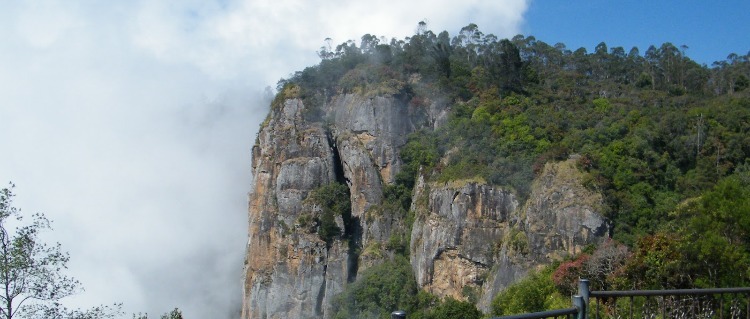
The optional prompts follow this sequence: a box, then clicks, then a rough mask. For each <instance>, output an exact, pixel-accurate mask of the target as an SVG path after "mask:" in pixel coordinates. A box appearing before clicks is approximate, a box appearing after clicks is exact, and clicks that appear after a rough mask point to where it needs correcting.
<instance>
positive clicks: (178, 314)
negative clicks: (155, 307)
mask: <svg viewBox="0 0 750 319" xmlns="http://www.w3.org/2000/svg"><path fill="white" fill-rule="evenodd" d="M159 318H160V319H182V311H180V309H178V308H174V310H172V311H170V312H168V313H165V314H163V315H161V317H159ZM133 319H148V314H137V315H133Z"/></svg>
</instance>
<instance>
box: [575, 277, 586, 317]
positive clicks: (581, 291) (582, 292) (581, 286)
mask: <svg viewBox="0 0 750 319" xmlns="http://www.w3.org/2000/svg"><path fill="white" fill-rule="evenodd" d="M578 295H579V296H581V298H582V300H583V309H582V312H583V317H581V316H580V315H579V316H578V318H581V319H588V318H589V296H590V293H589V280H588V279H579V280H578ZM574 298H575V297H574Z"/></svg>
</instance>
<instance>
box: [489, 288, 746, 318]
mask: <svg viewBox="0 0 750 319" xmlns="http://www.w3.org/2000/svg"><path fill="white" fill-rule="evenodd" d="M727 296H730V297H733V299H732V300H730V301H729V302H730V304H729V307H725V306H726V305H725V299H726V298H725V297H727ZM742 296H744V297H745V298H744V301H743V300H739V297H742ZM591 298H595V299H596V306H595V307H594V308H592V307H590V304H589V300H590V299H591ZM618 298H627V299H629V307H628V305H626V306H624V307H625V308H626V309H627V310H628V311H627V313H628V315H625V316H624V315H622V314H618V313H617V309H618V307H619V306H618V303H617V299H618ZM636 298H640V299H639V302H640V306H641V307H642V309H639V310H637V311H634V305H635V304H636ZM649 298H652V299H651V300H653V298H657V300H656V301H652V302H650V301H649ZM679 298H682V299H679ZM602 303H607V304H608V307H610V308H609V309H613V313H608V314H607V317H611V318H635V317H636V316H635V315H638V316H639V317H644V318H646V317H648V318H657V317H658V318H664V319H666V318H724V317H725V312H726V315H727V316H728V317H729V318H742V317H745V318H747V319H750V287H741V288H708V289H672V290H614V291H589V281H588V280H586V279H581V280H580V281H579V285H578V295H576V296H573V307H572V308H566V309H558V310H550V311H542V312H534V313H525V314H518V315H511V316H503V317H495V318H493V319H541V318H559V317H567V318H577V319H588V318H589V314H590V313H593V314H594V316H595V318H599V317H600V314H602V311H601V309H600V307H601V304H602ZM683 303H684V304H686V305H681V304H683ZM649 306H650V307H652V308H653V309H651V308H647V307H649ZM742 306H744V308H745V311H744V313H743V311H742V308H743V307H742ZM696 308H698V309H696ZM717 308H718V309H717ZM725 308H726V311H725ZM605 312H606V310H605Z"/></svg>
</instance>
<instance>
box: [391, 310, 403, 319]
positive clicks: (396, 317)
mask: <svg viewBox="0 0 750 319" xmlns="http://www.w3.org/2000/svg"><path fill="white" fill-rule="evenodd" d="M391 319H406V312H405V311H403V310H396V311H394V312H391Z"/></svg>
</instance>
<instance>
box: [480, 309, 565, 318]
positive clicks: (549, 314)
mask: <svg viewBox="0 0 750 319" xmlns="http://www.w3.org/2000/svg"><path fill="white" fill-rule="evenodd" d="M577 315H578V308H576V307H573V308H566V309H557V310H548V311H541V312H532V313H524V314H520V315H511V316H503V317H499V318H503V319H541V318H560V317H567V318H571V317H576V316H577ZM493 319H494V318H493Z"/></svg>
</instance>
